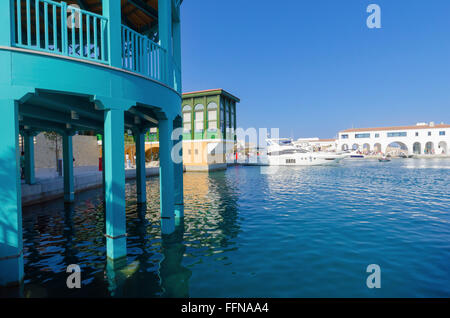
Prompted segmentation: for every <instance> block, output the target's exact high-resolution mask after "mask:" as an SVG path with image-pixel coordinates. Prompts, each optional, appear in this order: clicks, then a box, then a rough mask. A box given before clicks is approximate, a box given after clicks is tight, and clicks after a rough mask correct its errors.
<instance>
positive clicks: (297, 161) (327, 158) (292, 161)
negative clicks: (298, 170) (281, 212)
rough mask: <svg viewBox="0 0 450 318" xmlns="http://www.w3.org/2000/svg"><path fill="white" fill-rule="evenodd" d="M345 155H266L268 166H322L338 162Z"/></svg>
mask: <svg viewBox="0 0 450 318" xmlns="http://www.w3.org/2000/svg"><path fill="white" fill-rule="evenodd" d="M345 157H346V156H342V155H334V154H329V155H326V154H315V153H306V154H290V155H279V156H268V163H269V166H322V165H333V164H337V163H339V162H340V161H341V160H342V159H344V158H345Z"/></svg>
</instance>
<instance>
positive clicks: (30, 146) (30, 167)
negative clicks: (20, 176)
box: [22, 131, 36, 184]
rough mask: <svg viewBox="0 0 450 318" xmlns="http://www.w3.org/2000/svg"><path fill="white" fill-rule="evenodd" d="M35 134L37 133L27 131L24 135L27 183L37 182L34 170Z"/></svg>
mask: <svg viewBox="0 0 450 318" xmlns="http://www.w3.org/2000/svg"><path fill="white" fill-rule="evenodd" d="M34 136H35V133H33V132H30V131H25V132H24V133H23V135H22V138H23V146H24V152H25V165H24V170H25V171H24V172H25V173H24V174H25V183H26V184H35V183H36V180H35V171H34Z"/></svg>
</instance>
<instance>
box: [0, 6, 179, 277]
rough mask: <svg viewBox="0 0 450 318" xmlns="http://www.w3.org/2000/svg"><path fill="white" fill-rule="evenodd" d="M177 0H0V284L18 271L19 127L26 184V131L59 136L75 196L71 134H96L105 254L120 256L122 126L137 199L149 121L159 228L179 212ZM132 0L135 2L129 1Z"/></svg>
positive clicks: (30, 169)
mask: <svg viewBox="0 0 450 318" xmlns="http://www.w3.org/2000/svg"><path fill="white" fill-rule="evenodd" d="M181 2H182V1H181V0H141V1H134V0H133V1H131V0H122V1H119V0H84V1H70V3H66V2H64V1H57V0H55V1H50V0H33V1H30V0H2V1H0V12H1V14H2V19H0V69H1V72H0V111H1V115H2V116H1V117H0V133H1V135H2V138H1V139H0V164H1V170H0V171H1V173H0V193H1V195H0V196H1V197H0V202H2V204H1V206H0V286H2V285H10V284H17V283H20V282H21V281H22V280H23V277H24V272H23V270H24V269H23V257H24V255H23V254H24V253H23V240H22V206H21V182H20V163H19V162H20V161H19V156H20V152H19V141H18V140H19V134H20V135H22V137H23V140H24V141H23V142H24V153H25V154H24V156H25V160H24V162H25V164H24V168H25V181H26V183H28V184H31V185H32V184H33V183H35V176H34V171H35V167H34V161H35V160H34V142H33V140H34V137H35V136H36V135H37V134H38V133H39V132H42V131H52V132H57V133H58V134H59V135H60V136H62V140H63V150H62V152H63V174H64V199H65V201H66V202H67V203H71V202H73V201H74V199H75V194H74V179H73V146H72V145H73V140H72V139H73V138H72V136H74V135H75V134H76V132H83V131H90V132H92V131H94V132H96V133H98V134H101V135H102V141H103V142H102V147H103V150H102V153H103V154H104V155H103V160H104V163H103V167H104V169H103V171H104V177H103V179H104V192H105V223H106V233H105V237H106V256H107V258H108V259H109V260H112V261H114V260H117V259H120V258H124V257H126V255H127V251H126V218H125V165H124V156H125V154H124V132H125V131H128V130H131V131H132V134H133V137H134V141H135V145H136V161H137V164H136V166H137V172H136V175H137V182H136V185H137V186H136V188H137V201H138V202H139V203H145V201H146V183H145V135H146V133H147V131H148V130H149V129H150V128H154V127H157V128H158V130H159V159H160V180H161V186H160V213H161V231H162V233H163V234H169V233H173V231H174V229H175V222H176V218H177V217H178V218H180V217H183V182H182V178H183V166H182V163H180V162H175V161H173V160H172V157H171V154H172V148H173V146H174V143H175V144H176V143H179V142H180V141H181V138H180V139H179V140H177V141H175V142H174V140H172V131H173V129H174V128H178V127H181V125H182V120H181V110H180V104H181V99H182V97H181V47H180V45H181V41H180V5H181ZM137 3H139V4H137Z"/></svg>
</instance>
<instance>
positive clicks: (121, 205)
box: [103, 109, 127, 259]
mask: <svg viewBox="0 0 450 318" xmlns="http://www.w3.org/2000/svg"><path fill="white" fill-rule="evenodd" d="M104 130H105V135H104V140H103V141H104V143H105V207H106V235H107V239H106V254H107V256H108V257H109V258H111V259H116V258H120V257H124V256H126V255H127V252H126V237H125V235H126V224H125V162H124V156H125V149H124V148H125V147H124V113H123V111H122V110H120V109H110V110H106V111H105V127H104Z"/></svg>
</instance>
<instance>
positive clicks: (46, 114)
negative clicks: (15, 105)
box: [19, 104, 103, 130]
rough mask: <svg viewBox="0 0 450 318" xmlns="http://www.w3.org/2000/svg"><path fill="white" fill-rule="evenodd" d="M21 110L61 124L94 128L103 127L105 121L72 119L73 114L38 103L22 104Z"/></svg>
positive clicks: (29, 115) (27, 114)
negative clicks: (53, 109)
mask: <svg viewBox="0 0 450 318" xmlns="http://www.w3.org/2000/svg"><path fill="white" fill-rule="evenodd" d="M19 111H20V114H21V115H24V116H26V117H29V118H36V119H41V120H48V121H53V122H55V123H61V124H70V125H75V126H78V127H85V128H88V129H93V130H96V129H101V128H102V126H103V123H102V122H101V121H96V120H92V119H84V118H79V119H72V117H71V115H70V114H68V113H62V112H57V111H52V110H49V109H46V108H43V107H39V106H37V105H30V104H24V105H20V106H19Z"/></svg>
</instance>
